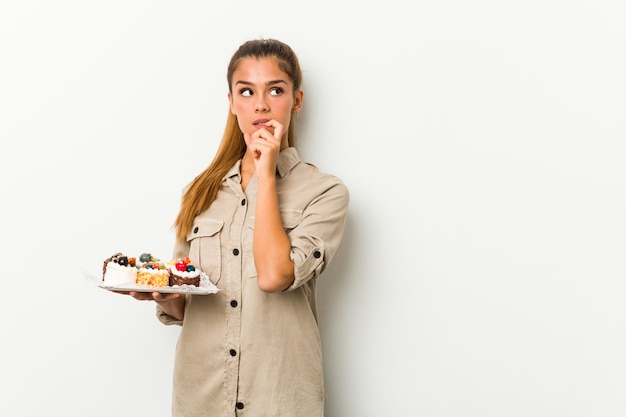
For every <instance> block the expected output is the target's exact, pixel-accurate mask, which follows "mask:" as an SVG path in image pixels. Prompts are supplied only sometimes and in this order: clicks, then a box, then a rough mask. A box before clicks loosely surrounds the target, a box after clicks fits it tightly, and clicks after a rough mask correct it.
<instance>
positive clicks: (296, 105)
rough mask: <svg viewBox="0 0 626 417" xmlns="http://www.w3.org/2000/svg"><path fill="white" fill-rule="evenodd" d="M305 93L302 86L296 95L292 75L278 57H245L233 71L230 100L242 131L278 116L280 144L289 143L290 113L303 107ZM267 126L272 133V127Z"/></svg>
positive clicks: (256, 126)
mask: <svg viewBox="0 0 626 417" xmlns="http://www.w3.org/2000/svg"><path fill="white" fill-rule="evenodd" d="M302 96H303V93H302V91H301V90H299V91H298V92H297V93H296V94H295V95H294V91H293V83H292V82H291V79H290V78H289V76H288V75H287V74H286V73H284V72H283V71H282V70H281V69H280V68H279V67H278V64H277V62H276V59H275V58H271V57H265V58H259V59H257V58H245V59H243V60H241V62H240V63H239V65H238V66H237V69H236V70H235V71H234V72H233V79H232V93H229V94H228V100H229V101H230V111H231V112H232V113H233V114H234V115H235V116H237V121H238V123H239V128H240V129H241V131H242V132H243V133H248V134H250V135H252V134H253V133H254V132H255V131H256V130H257V129H260V128H261V127H265V125H264V123H265V122H267V121H268V120H275V121H277V122H278V123H280V124H282V125H283V132H284V133H283V137H282V138H281V144H282V145H283V146H286V144H287V141H288V137H287V132H288V130H289V122H290V120H291V115H292V113H295V112H297V111H298V110H299V109H300V106H301V105H302ZM266 128H267V129H268V130H269V131H271V132H272V133H273V128H271V127H270V128H268V127H266Z"/></svg>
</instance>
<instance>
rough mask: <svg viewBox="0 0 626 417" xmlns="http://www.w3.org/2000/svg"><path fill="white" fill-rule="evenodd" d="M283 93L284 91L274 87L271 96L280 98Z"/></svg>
mask: <svg viewBox="0 0 626 417" xmlns="http://www.w3.org/2000/svg"><path fill="white" fill-rule="evenodd" d="M282 93H283V89H282V88H280V87H274V88H272V89H271V90H270V96H279V95H281V94H282Z"/></svg>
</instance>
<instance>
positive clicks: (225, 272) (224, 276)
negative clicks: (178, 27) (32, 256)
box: [131, 39, 349, 417]
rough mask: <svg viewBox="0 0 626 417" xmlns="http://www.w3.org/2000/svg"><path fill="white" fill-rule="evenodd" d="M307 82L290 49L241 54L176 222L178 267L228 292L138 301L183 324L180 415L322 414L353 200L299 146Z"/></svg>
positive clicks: (178, 362)
mask: <svg viewBox="0 0 626 417" xmlns="http://www.w3.org/2000/svg"><path fill="white" fill-rule="evenodd" d="M301 79H302V73H301V69H300V65H299V62H298V59H297V57H296V55H295V54H294V52H293V51H292V49H291V48H290V47H289V46H288V45H286V44H285V43H282V42H280V41H277V40H273V39H261V40H252V41H248V42H246V43H244V44H243V45H241V46H240V47H239V49H238V50H237V51H236V52H235V54H234V55H233V57H232V59H231V61H230V64H229V66H228V72H227V80H228V91H229V93H228V99H229V101H230V112H229V115H228V120H227V124H226V128H225V132H224V136H223V138H222V142H221V144H220V147H219V149H218V151H217V154H216V156H215V157H214V159H213V161H212V162H211V164H210V165H209V166H208V167H207V168H206V169H205V170H204V171H203V172H202V173H201V174H200V175H198V176H197V177H196V178H195V179H194V180H193V181H192V182H191V183H190V184H189V185H188V186H187V187H186V188H185V190H184V192H183V197H182V203H181V207H180V212H179V214H178V217H177V218H176V221H175V228H176V233H177V241H176V245H175V248H174V254H173V258H174V259H177V258H182V257H187V256H188V257H189V258H190V259H191V261H192V262H193V263H194V264H195V265H199V266H200V268H201V269H202V270H203V271H204V272H206V273H207V274H208V276H209V279H210V280H211V281H212V282H213V283H214V284H216V286H217V287H218V288H219V289H220V291H219V292H218V293H217V294H212V295H202V296H198V295H195V296H193V295H192V296H190V295H180V294H160V293H158V292H154V293H137V292H132V293H131V295H132V296H133V297H135V298H137V299H141V300H145V299H149V300H154V301H156V304H157V317H158V318H159V320H161V321H162V322H163V323H165V324H168V325H170V324H176V325H181V326H182V329H181V333H180V338H179V341H178V344H177V348H176V359H175V367H174V381H173V382H174V384H173V385H174V393H173V415H174V416H185V417H190V416H204V417H217V416H236V415H248V416H252V417H264V416H267V417H270V416H271V417H321V416H323V415H324V385H323V382H324V381H323V373H322V370H323V368H322V350H321V343H320V335H319V331H318V323H317V307H316V287H315V286H316V280H317V278H318V277H319V276H320V275H321V274H322V272H323V271H324V270H325V268H326V267H327V266H328V264H329V263H330V261H331V259H332V258H333V255H334V254H335V252H336V250H337V248H338V246H339V243H340V241H341V239H342V236H343V231H344V225H345V221H346V214H347V209H348V202H349V193H348V190H347V188H346V187H345V185H344V184H343V183H342V182H341V180H339V179H338V178H337V177H335V176H333V175H329V174H326V173H323V172H320V171H319V170H318V169H317V168H315V167H314V166H313V165H310V164H307V163H304V162H302V161H301V160H300V157H299V155H298V152H297V151H296V149H295V147H294V134H293V125H292V120H293V117H294V115H295V114H296V113H298V111H300V109H301V107H302V103H303V97H304V93H303V91H302V90H301V89H300V86H301Z"/></svg>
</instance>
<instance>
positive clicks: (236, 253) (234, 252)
mask: <svg viewBox="0 0 626 417" xmlns="http://www.w3.org/2000/svg"><path fill="white" fill-rule="evenodd" d="M233 255H235V256H237V255H239V249H237V248H235V249H233Z"/></svg>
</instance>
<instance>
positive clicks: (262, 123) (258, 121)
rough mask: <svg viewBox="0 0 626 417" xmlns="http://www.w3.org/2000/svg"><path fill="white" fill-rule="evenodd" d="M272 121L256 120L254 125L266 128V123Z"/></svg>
mask: <svg viewBox="0 0 626 417" xmlns="http://www.w3.org/2000/svg"><path fill="white" fill-rule="evenodd" d="M269 121H270V119H256V120H255V121H254V122H252V124H253V125H254V126H256V127H264V126H265V123H267V122H269Z"/></svg>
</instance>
